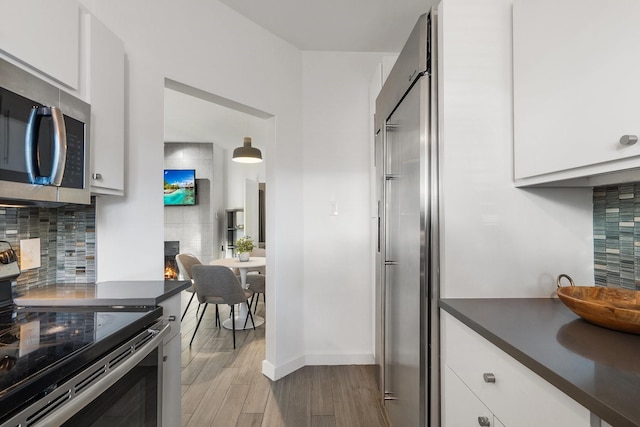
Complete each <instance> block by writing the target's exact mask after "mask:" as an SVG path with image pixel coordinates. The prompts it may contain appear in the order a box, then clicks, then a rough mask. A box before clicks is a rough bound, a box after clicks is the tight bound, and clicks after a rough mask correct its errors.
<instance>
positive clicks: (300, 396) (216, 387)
mask: <svg viewBox="0 0 640 427" xmlns="http://www.w3.org/2000/svg"><path fill="white" fill-rule="evenodd" d="M190 296H191V294H189V293H186V292H184V293H183V296H182V298H183V301H182V302H183V304H182V307H183V308H184V307H186V303H187V301H188V298H189V297H190ZM260 301H261V302H260V304H259V305H258V315H261V316H263V317H264V316H265V313H264V306H263V304H262V299H261V300H260ZM196 307H197V304H196V301H195V300H194V302H193V303H192V304H191V307H190V308H189V312H188V313H187V315H186V317H185V319H184V322H183V324H182V333H183V335H182V426H183V427H195V426H197V427H202V426H225V427H233V426H236V427H248V426H252V427H278V426H287V427H304V426H309V427H359V426H362V427H378V426H380V427H388V426H389V425H390V424H389V423H388V421H387V417H386V413H385V411H384V408H383V406H382V405H381V404H380V402H379V400H378V391H377V386H376V382H375V377H374V368H373V367H372V366H362V365H351V366H306V367H304V368H302V369H299V370H298V371H296V372H294V373H292V374H290V375H288V376H286V377H285V378H282V379H280V380H278V381H275V382H273V381H270V380H269V379H268V378H267V377H265V376H263V375H262V373H261V368H262V360H263V359H264V351H265V350H264V349H265V347H264V325H262V326H260V327H258V328H256V330H255V331H254V330H247V331H236V346H237V348H236V349H235V350H234V349H233V343H232V337H231V331H230V330H227V329H224V328H222V329H218V328H217V327H215V322H214V318H215V306H213V305H212V306H209V308H208V309H207V312H206V313H205V316H204V319H203V321H202V324H201V325H200V329H199V330H198V333H197V335H196V338H195V340H194V342H193V346H192V347H191V348H189V340H190V339H191V336H192V334H193V330H194V328H195V325H196ZM220 309H221V313H220V316H221V318H222V319H223V320H224V319H225V318H226V317H227V316H228V308H223V306H222V305H221V306H220Z"/></svg>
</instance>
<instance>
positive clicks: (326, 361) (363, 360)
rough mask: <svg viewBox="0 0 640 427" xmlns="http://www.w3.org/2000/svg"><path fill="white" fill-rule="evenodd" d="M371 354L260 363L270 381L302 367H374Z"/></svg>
mask: <svg viewBox="0 0 640 427" xmlns="http://www.w3.org/2000/svg"><path fill="white" fill-rule="evenodd" d="M374 364H375V357H374V356H373V354H307V355H305V356H300V357H297V358H295V359H293V360H290V361H289V362H287V363H285V364H283V365H280V366H275V365H274V364H273V363H271V362H269V361H268V360H263V361H262V375H264V376H265V377H267V378H269V379H270V380H272V381H277V380H279V379H280V378H283V377H286V376H287V375H289V374H290V373H292V372H295V371H297V370H298V369H300V368H302V367H303V366H312V365H374Z"/></svg>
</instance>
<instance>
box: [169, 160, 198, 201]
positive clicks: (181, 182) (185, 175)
mask: <svg viewBox="0 0 640 427" xmlns="http://www.w3.org/2000/svg"><path fill="white" fill-rule="evenodd" d="M195 204H196V171H195V170H194V169H165V170H164V205H165V206H190V205H195Z"/></svg>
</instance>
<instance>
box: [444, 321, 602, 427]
mask: <svg viewBox="0 0 640 427" xmlns="http://www.w3.org/2000/svg"><path fill="white" fill-rule="evenodd" d="M442 340H443V356H444V361H445V362H444V363H445V364H446V365H447V366H449V367H450V368H451V370H452V371H453V372H455V374H456V375H457V376H458V377H459V378H460V379H461V380H462V382H464V383H465V384H466V385H467V387H469V389H470V390H471V391H472V392H473V393H474V394H475V395H476V396H477V397H478V398H479V399H480V400H481V401H482V402H483V403H484V404H485V405H486V406H487V407H488V408H490V410H491V412H493V414H495V416H496V417H497V418H499V419H500V420H501V421H502V422H503V423H504V424H505V425H506V426H522V425H567V426H589V425H590V413H589V411H588V410H587V409H586V408H584V407H583V406H581V405H580V404H578V403H577V402H575V401H574V400H573V399H571V398H569V397H568V396H567V395H565V394H564V393H562V392H561V391H560V390H558V389H557V388H555V387H553V386H552V385H551V384H549V383H548V382H547V381H545V380H544V379H542V378H541V377H540V376H538V375H537V374H535V373H534V372H532V371H530V370H529V369H527V368H526V367H525V366H523V365H522V364H520V363H519V362H517V361H516V360H515V359H513V358H512V357H511V356H509V355H507V354H506V353H505V352H503V351H502V350H500V349H498V347H496V346H495V345H493V344H491V343H490V342H488V341H487V340H485V339H484V338H482V337H481V336H480V335H478V334H477V333H476V332H474V331H472V330H471V329H470V328H468V327H467V326H465V325H463V324H462V323H461V322H460V321H458V320H457V319H455V318H454V317H452V316H451V315H449V314H447V313H444V312H443V316H442ZM484 374H492V375H493V376H494V377H495V382H486V381H485V380H484Z"/></svg>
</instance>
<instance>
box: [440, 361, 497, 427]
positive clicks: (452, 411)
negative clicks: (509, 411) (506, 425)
mask: <svg viewBox="0 0 640 427" xmlns="http://www.w3.org/2000/svg"><path fill="white" fill-rule="evenodd" d="M442 380H443V385H442V387H443V394H444V397H445V398H444V406H443V413H442V425H443V426H444V427H455V426H480V425H482V423H481V422H480V420H481V419H484V421H486V422H488V423H489V426H496V427H497V426H502V423H500V421H499V420H498V419H497V418H495V417H494V415H493V413H492V412H491V410H489V408H487V407H486V406H485V404H484V403H482V402H481V401H480V400H479V399H478V398H477V397H476V396H475V395H474V394H473V393H472V392H471V390H469V388H468V387H467V386H466V385H465V384H464V383H463V382H462V381H461V380H460V378H458V376H457V375H456V374H455V373H454V372H453V371H452V370H451V368H449V367H448V366H445V367H444V368H443V374H442ZM485 425H486V424H485Z"/></svg>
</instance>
